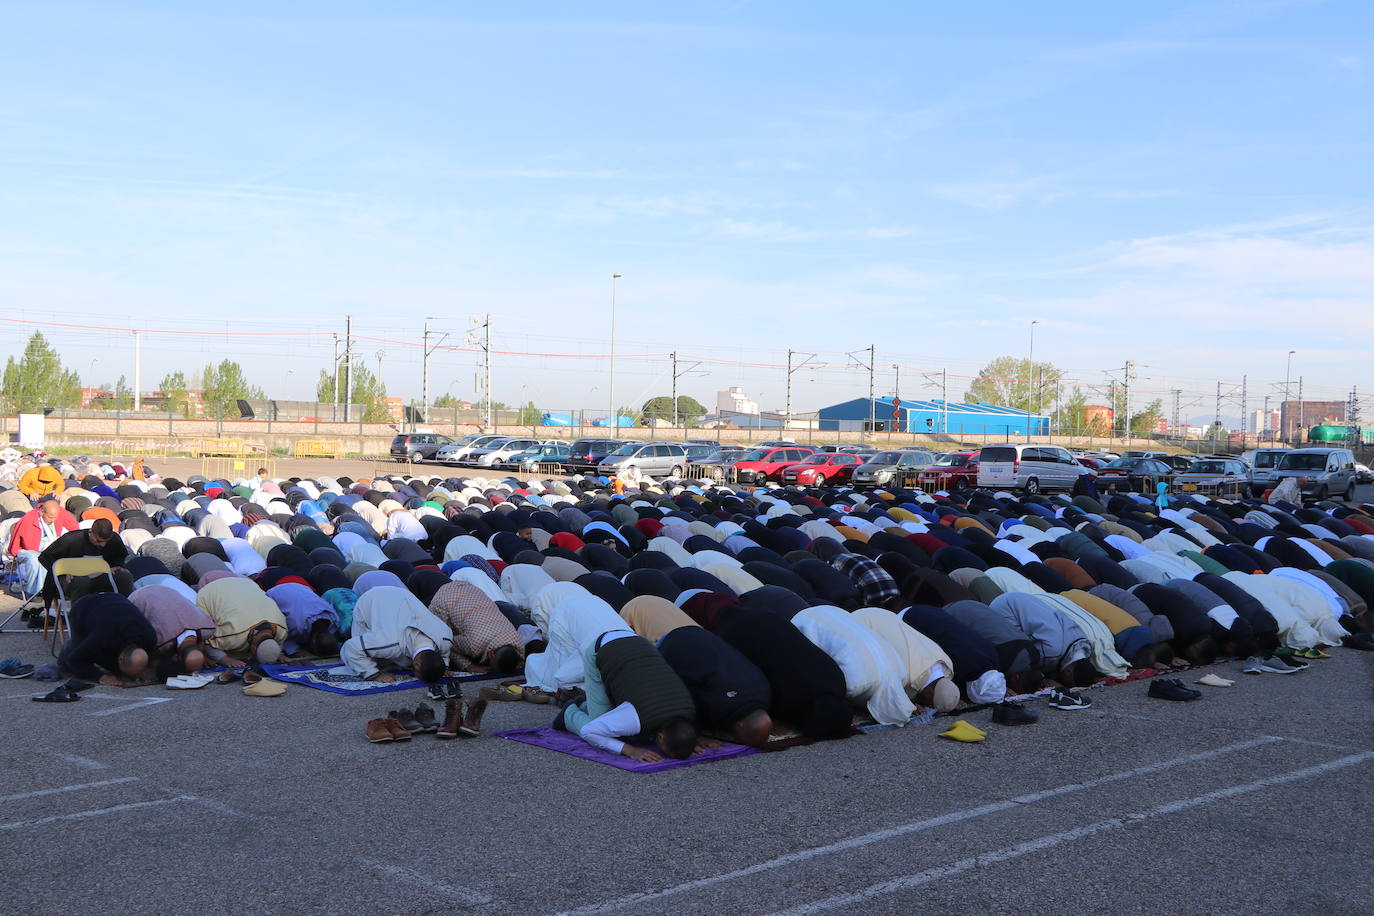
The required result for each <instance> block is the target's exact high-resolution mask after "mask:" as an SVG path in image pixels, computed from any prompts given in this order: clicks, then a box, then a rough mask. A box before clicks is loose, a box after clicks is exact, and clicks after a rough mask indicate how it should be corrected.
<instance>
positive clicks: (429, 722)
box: [366, 701, 451, 744]
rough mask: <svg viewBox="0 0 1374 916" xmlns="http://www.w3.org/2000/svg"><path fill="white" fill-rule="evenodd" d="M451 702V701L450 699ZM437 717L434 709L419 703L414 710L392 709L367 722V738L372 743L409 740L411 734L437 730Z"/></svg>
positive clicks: (422, 733)
mask: <svg viewBox="0 0 1374 916" xmlns="http://www.w3.org/2000/svg"><path fill="white" fill-rule="evenodd" d="M450 702H451V701H450ZM438 729H439V723H438V719H437V718H436V717H435V715H434V710H433V709H431V708H430V707H429V706H428V705H426V704H424V703H421V704H420V705H419V706H416V707H415V710H414V712H412V711H411V710H409V709H393V710H391V711H389V712H388V713H387V714H386V717H385V718H381V719H372V720H371V721H369V722H368V723H367V729H366V733H367V740H368V741H371V742H372V743H373V744H385V743H386V742H388V741H409V740H410V738H411V736H412V735H424V734H429V733H431V732H435V731H438Z"/></svg>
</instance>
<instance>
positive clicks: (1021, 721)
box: [992, 702, 1040, 725]
mask: <svg viewBox="0 0 1374 916" xmlns="http://www.w3.org/2000/svg"><path fill="white" fill-rule="evenodd" d="M992 721H993V722H995V723H996V724H998V725H1034V724H1035V723H1036V722H1039V721H1040V714H1039V713H1038V712H1036V711H1035V710H1033V709H1027V708H1026V707H1024V706H1022V705H1021V704H1020V703H1005V702H1004V703H998V704H997V705H996V706H994V707H993V708H992Z"/></svg>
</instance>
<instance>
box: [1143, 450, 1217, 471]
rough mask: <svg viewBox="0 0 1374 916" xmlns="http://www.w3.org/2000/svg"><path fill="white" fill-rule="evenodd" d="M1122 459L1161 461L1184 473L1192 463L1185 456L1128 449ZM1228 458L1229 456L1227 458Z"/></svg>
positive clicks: (1191, 460)
mask: <svg viewBox="0 0 1374 916" xmlns="http://www.w3.org/2000/svg"><path fill="white" fill-rule="evenodd" d="M1121 457H1122V458H1153V459H1155V460H1156V461H1162V462H1164V463H1165V464H1167V465H1168V466H1169V467H1171V468H1173V469H1174V470H1175V471H1186V470H1188V466H1189V465H1190V464H1192V463H1193V460H1194V459H1193V458H1190V457H1189V456H1187V455H1171V454H1169V453H1168V452H1160V451H1143V450H1141V449H1128V450H1127V451H1126V453H1125V454H1124V455H1122V456H1121ZM1228 457H1229V456H1228Z"/></svg>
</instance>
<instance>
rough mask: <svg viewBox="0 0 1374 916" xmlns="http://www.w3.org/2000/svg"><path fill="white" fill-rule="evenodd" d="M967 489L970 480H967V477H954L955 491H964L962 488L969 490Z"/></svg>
mask: <svg viewBox="0 0 1374 916" xmlns="http://www.w3.org/2000/svg"><path fill="white" fill-rule="evenodd" d="M967 489H968V481H967V480H965V479H964V478H962V477H956V478H954V492H955V493H958V492H960V491H962V490H967Z"/></svg>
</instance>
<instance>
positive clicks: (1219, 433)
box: [1202, 420, 1226, 442]
mask: <svg viewBox="0 0 1374 916" xmlns="http://www.w3.org/2000/svg"><path fill="white" fill-rule="evenodd" d="M1202 438H1204V439H1206V440H1209V441H1211V442H1225V441H1226V424H1224V423H1222V422H1221V421H1219V420H1213V421H1212V425H1211V426H1209V427H1207V431H1206V432H1205V433H1203V434H1202Z"/></svg>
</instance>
